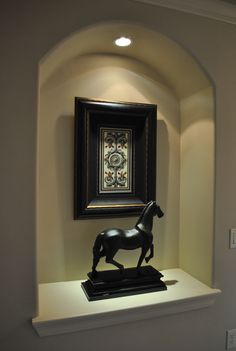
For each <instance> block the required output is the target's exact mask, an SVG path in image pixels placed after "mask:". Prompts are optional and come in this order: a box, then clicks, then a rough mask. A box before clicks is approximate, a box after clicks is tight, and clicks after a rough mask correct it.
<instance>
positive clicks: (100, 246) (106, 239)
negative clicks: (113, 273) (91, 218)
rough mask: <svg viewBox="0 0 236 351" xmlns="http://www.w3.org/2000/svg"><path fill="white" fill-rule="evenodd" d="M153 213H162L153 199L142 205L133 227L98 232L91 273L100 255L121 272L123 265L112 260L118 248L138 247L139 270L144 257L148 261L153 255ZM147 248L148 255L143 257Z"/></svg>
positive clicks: (160, 214)
mask: <svg viewBox="0 0 236 351" xmlns="http://www.w3.org/2000/svg"><path fill="white" fill-rule="evenodd" d="M155 215H157V217H158V218H160V217H162V216H163V215H164V213H163V212H162V210H161V209H160V207H159V206H158V205H157V204H156V202H155V201H150V202H149V203H148V204H147V205H146V206H145V207H144V209H143V211H142V213H141V215H140V217H139V219H138V221H137V223H136V225H135V227H134V228H132V229H128V230H123V229H118V228H113V229H106V230H104V231H103V232H101V233H99V234H98V235H97V237H96V240H95V243H94V246H93V267H92V274H93V275H96V272H97V271H96V267H97V264H98V262H99V260H100V258H101V257H106V262H107V263H111V264H113V265H114V266H116V267H118V268H119V269H120V272H121V273H122V272H123V271H124V266H123V265H122V264H120V263H118V262H117V261H115V260H114V256H115V254H116V253H117V251H118V250H119V249H124V250H134V249H137V248H139V247H140V248H141V255H140V257H139V260H138V264H137V269H138V271H139V270H140V266H141V264H142V262H143V260H144V258H145V261H146V262H148V261H149V260H150V259H151V258H152V257H153V252H154V249H153V243H152V241H153V235H152V225H153V217H154V216H155ZM149 249H150V255H149V256H148V257H145V256H146V253H147V252H148V250H149Z"/></svg>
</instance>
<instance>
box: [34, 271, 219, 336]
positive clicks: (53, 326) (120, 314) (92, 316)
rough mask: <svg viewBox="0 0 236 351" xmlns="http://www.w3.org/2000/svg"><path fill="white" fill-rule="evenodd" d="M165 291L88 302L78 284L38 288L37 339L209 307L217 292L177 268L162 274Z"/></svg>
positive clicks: (41, 285)
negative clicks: (38, 337)
mask: <svg viewBox="0 0 236 351" xmlns="http://www.w3.org/2000/svg"><path fill="white" fill-rule="evenodd" d="M162 274H163V275H164V278H163V280H164V281H165V282H166V284H167V290H166V291H159V292H152V293H146V294H141V295H133V296H126V297H118V298H112V299H106V300H100V301H92V302H89V301H88V300H87V298H86V296H85V294H84V292H83V290H82V288H81V281H69V282H59V283H50V284H40V285H39V314H38V316H37V317H36V318H34V319H33V320H32V323H33V327H34V328H35V330H36V331H37V333H38V334H39V335H40V336H48V335H56V334H63V333H70V332H77V331H80V330H86V329H94V328H100V327H105V326H110V325H115V324H121V323H127V322H132V321H137V320H142V319H149V318H154V317H161V316H165V315H170V314H175V313H181V312H185V311H190V310H196V309H200V308H204V307H209V306H211V305H212V304H213V303H214V302H215V299H216V296H217V295H219V294H220V290H218V289H211V288H209V287H208V286H206V285H204V284H203V283H201V282H199V281H198V280H196V279H194V278H193V277H192V276H190V275H189V274H187V273H186V272H184V271H182V270H181V269H168V270H164V271H162Z"/></svg>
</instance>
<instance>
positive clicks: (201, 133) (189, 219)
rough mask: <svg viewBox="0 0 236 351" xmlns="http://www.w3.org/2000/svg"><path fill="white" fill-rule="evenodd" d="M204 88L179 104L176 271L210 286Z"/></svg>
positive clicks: (210, 109)
mask: <svg viewBox="0 0 236 351" xmlns="http://www.w3.org/2000/svg"><path fill="white" fill-rule="evenodd" d="M213 101H214V99H213V92H212V89H210V88H208V89H205V90H203V91H200V92H198V93H197V94H194V95H192V96H190V97H188V98H186V99H183V100H181V104H180V111H181V139H180V140H181V167H180V169H181V171H180V179H181V181H180V241H179V244H180V262H179V263H180V267H181V268H182V269H184V270H185V271H187V272H188V273H191V274H192V275H193V276H195V277H196V278H198V279H200V280H202V281H204V282H205V283H206V284H208V285H211V282H212V281H211V280H212V269H213V267H212V263H213V259H212V250H213V220H214V185H215V183H214V159H215V157H214V153H215V148H214V105H213Z"/></svg>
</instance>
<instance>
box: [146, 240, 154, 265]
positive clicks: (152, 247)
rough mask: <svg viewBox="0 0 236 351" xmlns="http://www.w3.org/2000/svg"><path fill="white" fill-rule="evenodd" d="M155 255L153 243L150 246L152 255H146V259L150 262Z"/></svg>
mask: <svg viewBox="0 0 236 351" xmlns="http://www.w3.org/2000/svg"><path fill="white" fill-rule="evenodd" d="M153 256H154V245H153V244H152V245H151V247H150V255H149V256H148V257H145V261H146V262H147V263H148V262H149V261H150V259H151V258H153Z"/></svg>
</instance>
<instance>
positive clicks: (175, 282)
mask: <svg viewBox="0 0 236 351" xmlns="http://www.w3.org/2000/svg"><path fill="white" fill-rule="evenodd" d="M164 283H165V284H166V285H175V284H177V283H178V280H165V281H164Z"/></svg>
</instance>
